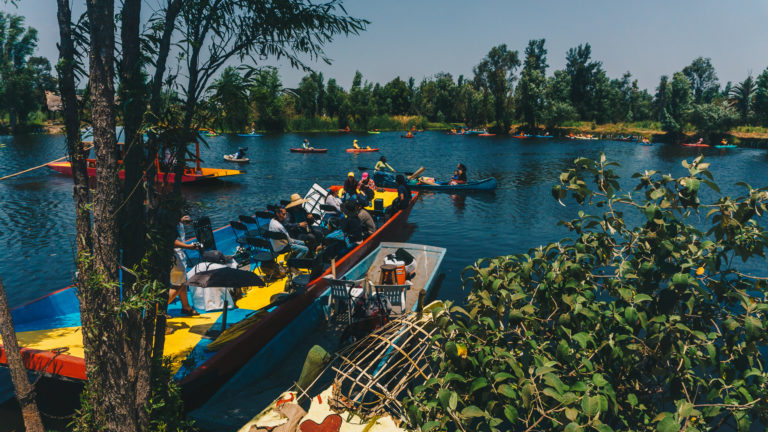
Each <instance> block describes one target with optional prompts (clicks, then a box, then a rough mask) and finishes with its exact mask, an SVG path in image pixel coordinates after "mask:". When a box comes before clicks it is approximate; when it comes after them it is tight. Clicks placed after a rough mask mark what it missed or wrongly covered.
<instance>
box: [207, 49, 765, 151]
mask: <svg viewBox="0 0 768 432" xmlns="http://www.w3.org/2000/svg"><path fill="white" fill-rule="evenodd" d="M548 67H549V65H548V64H547V49H546V46H545V40H544V39H537V40H531V41H529V42H528V45H527V46H526V48H525V50H524V51H523V54H522V55H521V54H520V53H518V51H516V50H511V49H510V48H509V47H507V45H506V44H501V45H498V46H495V47H493V48H491V50H490V51H489V52H488V53H487V55H486V56H485V57H484V58H483V59H482V60H481V61H480V62H479V63H478V64H477V65H476V66H475V67H474V68H473V76H471V77H465V76H464V75H459V76H458V77H457V78H454V77H453V75H451V74H450V73H447V72H439V73H437V74H435V75H433V76H430V77H427V78H424V79H423V80H421V82H418V83H417V82H416V80H415V79H414V78H413V77H409V78H407V79H405V80H404V79H402V78H400V77H399V76H398V77H395V78H394V79H392V80H391V81H389V82H387V83H384V84H381V83H373V82H370V81H367V80H364V79H363V76H362V74H361V73H360V72H359V71H357V72H356V73H355V77H354V79H353V81H352V85H351V87H350V88H349V89H344V88H343V87H341V86H340V85H339V84H338V82H337V80H336V79H334V78H329V79H327V80H326V79H325V77H324V76H323V74H322V73H319V72H309V73H308V74H307V75H306V76H304V77H303V78H302V79H301V82H300V83H299V84H298V86H297V87H296V88H287V87H284V86H283V84H282V83H281V81H280V77H279V73H278V71H277V69H274V68H265V69H261V70H259V71H253V70H247V71H246V72H244V71H243V70H242V69H239V68H235V67H229V68H227V69H225V71H224V72H223V73H222V74H221V76H220V77H219V78H218V79H217V80H216V81H215V82H214V84H213V85H212V86H210V88H209V89H208V95H209V99H208V100H207V103H208V108H209V110H210V113H211V118H212V124H213V125H214V127H218V128H220V129H222V130H231V131H234V130H242V129H245V128H247V127H248V126H253V127H256V128H259V129H263V130H273V131H283V130H286V129H291V128H290V127H289V125H290V123H291V121H295V120H296V119H305V120H309V119H315V120H318V119H326V122H325V123H321V124H319V125H320V126H325V127H326V128H329V129H330V128H336V127H338V128H345V127H346V126H350V125H352V127H353V128H355V129H361V130H362V129H367V128H377V127H380V126H385V123H386V118H387V117H393V116H422V117H423V118H424V119H426V120H427V121H429V122H435V123H457V124H463V125H466V126H468V127H477V126H491V127H492V128H494V129H495V130H496V131H497V132H501V133H504V132H508V131H509V126H510V125H511V124H520V125H521V129H522V130H524V131H533V130H535V129H540V128H546V129H553V128H558V127H560V126H562V125H563V124H565V123H566V122H569V121H582V122H592V123H596V124H605V123H621V122H627V123H631V122H641V121H650V122H658V124H659V125H660V126H661V128H662V129H663V130H664V131H666V132H667V133H669V134H670V135H671V136H673V137H674V138H680V137H682V133H683V130H684V129H686V128H688V129H690V128H693V129H695V130H696V131H698V132H700V133H701V134H703V135H710V136H711V135H715V134H722V133H724V132H727V131H728V130H729V129H730V128H732V127H734V126H739V125H754V126H768V69H766V70H765V71H763V72H762V73H761V74H760V75H759V76H758V77H757V79H755V78H753V77H752V76H751V75H750V76H748V77H747V78H746V79H745V80H744V81H742V82H739V83H736V84H732V83H730V82H728V83H726V84H725V85H724V86H721V85H720V82H719V80H718V77H717V73H716V71H715V68H714V66H712V63H711V60H710V59H709V58H704V57H698V58H696V59H695V60H693V61H692V62H691V64H690V65H688V66H686V67H685V68H683V70H682V71H679V72H675V73H673V74H672V75H671V78H670V76H669V75H662V76H661V78H660V80H659V84H658V86H657V87H656V89H655V92H654V93H650V92H649V91H648V90H645V89H640V88H639V86H638V83H637V80H636V79H634V78H633V76H632V74H631V73H630V72H626V73H624V74H623V75H622V76H621V77H620V78H610V77H608V75H607V73H606V71H605V70H604V69H603V65H602V62H600V61H596V60H593V58H592V47H591V46H590V44H589V43H586V44H583V45H578V46H576V47H573V48H571V49H569V50H568V52H567V53H566V65H565V68H564V69H560V70H555V71H554V72H553V73H552V74H551V75H549V76H548V74H547V69H548ZM300 124H301V123H300ZM303 124H306V122H305V123H303ZM689 126H690V127H689Z"/></svg>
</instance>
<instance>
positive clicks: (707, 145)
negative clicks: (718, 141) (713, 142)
mask: <svg viewBox="0 0 768 432" xmlns="http://www.w3.org/2000/svg"><path fill="white" fill-rule="evenodd" d="M683 147H711V146H710V145H709V144H698V143H686V144H683Z"/></svg>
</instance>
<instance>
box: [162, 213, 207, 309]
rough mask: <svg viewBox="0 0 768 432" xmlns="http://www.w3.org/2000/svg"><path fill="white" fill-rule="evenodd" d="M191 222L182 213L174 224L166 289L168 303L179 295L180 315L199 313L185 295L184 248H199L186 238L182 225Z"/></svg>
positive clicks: (187, 216)
mask: <svg viewBox="0 0 768 432" xmlns="http://www.w3.org/2000/svg"><path fill="white" fill-rule="evenodd" d="M190 223H192V218H190V217H189V215H184V216H182V217H181V218H180V219H179V223H178V225H177V226H176V240H174V242H173V252H174V254H173V268H172V269H171V289H170V290H169V291H168V304H171V302H172V301H173V300H174V299H175V298H176V297H179V300H181V314H182V315H189V316H193V315H200V313H199V312H197V311H196V310H195V309H194V308H193V307H192V306H191V305H190V304H189V296H188V295H187V266H186V262H187V256H186V254H185V253H184V250H185V249H187V250H193V249H200V244H199V243H192V244H188V243H186V242H185V240H186V229H185V228H184V225H189V224H190Z"/></svg>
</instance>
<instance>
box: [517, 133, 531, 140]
mask: <svg viewBox="0 0 768 432" xmlns="http://www.w3.org/2000/svg"><path fill="white" fill-rule="evenodd" d="M512 138H517V139H530V138H533V135H524V134H518V135H512Z"/></svg>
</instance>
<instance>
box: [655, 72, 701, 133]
mask: <svg viewBox="0 0 768 432" xmlns="http://www.w3.org/2000/svg"><path fill="white" fill-rule="evenodd" d="M692 99H693V98H692V96H691V85H690V83H689V82H688V79H687V78H685V76H684V75H683V74H682V73H680V72H678V73H676V74H674V75H673V76H672V81H671V82H670V83H669V85H668V86H667V88H666V90H665V95H664V107H663V109H662V117H661V127H662V129H664V131H665V132H667V133H668V134H670V135H671V136H672V137H673V138H675V139H676V138H678V137H680V136H681V134H682V132H683V126H684V125H685V122H686V120H687V116H688V112H689V111H690V109H691V101H692Z"/></svg>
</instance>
